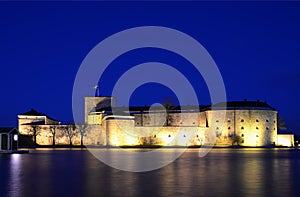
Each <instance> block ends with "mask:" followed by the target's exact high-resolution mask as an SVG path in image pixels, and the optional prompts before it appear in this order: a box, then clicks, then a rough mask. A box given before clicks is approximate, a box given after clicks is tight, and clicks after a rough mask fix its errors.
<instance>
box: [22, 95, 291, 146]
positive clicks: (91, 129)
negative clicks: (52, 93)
mask: <svg viewBox="0 0 300 197" xmlns="http://www.w3.org/2000/svg"><path fill="white" fill-rule="evenodd" d="M114 105H115V99H114V98H113V97H85V125H87V127H86V132H85V135H84V140H83V141H84V145H100V146H201V145H215V146H231V145H240V146H249V147H259V146H272V145H277V144H278V137H277V125H278V120H277V111H276V110H275V109H274V108H272V107H271V106H269V105H268V104H267V103H264V102H259V101H240V102H227V103H218V104H215V105H213V106H172V107H170V108H168V109H165V108H164V107H162V106H156V107H153V106H152V107H148V106H143V107H138V106H131V107H127V108H126V107H112V106H114ZM199 109H200V110H199ZM29 114H30V113H29ZM29 114H27V115H26V114H23V115H19V116H18V119H19V131H20V133H21V134H27V135H28V134H29V135H30V132H31V131H32V123H33V122H34V121H36V120H40V121H42V123H43V124H41V128H43V132H40V135H39V136H37V142H38V144H41V145H46V144H47V145H49V144H52V143H53V135H51V132H50V130H51V129H50V127H51V125H53V124H58V125H60V123H59V122H57V121H56V122H49V120H48V119H47V116H45V117H40V116H33V115H29ZM29 116H30V117H29ZM31 116H32V117H31ZM43 118H44V119H43ZM52 121H53V120H52ZM61 127H64V125H62V126H61ZM74 131H75V130H74ZM63 132H64V130H63V129H61V128H59V127H58V133H60V134H57V135H56V136H55V137H56V138H55V142H56V144H69V141H70V139H69V138H68V137H66V135H64V134H63ZM31 134H32V133H31ZM289 140H291V138H289ZM72 142H73V143H72V144H79V143H80V136H79V134H78V132H77V133H76V132H75V133H74V138H72Z"/></svg>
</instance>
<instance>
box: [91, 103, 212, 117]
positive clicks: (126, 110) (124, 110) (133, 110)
mask: <svg viewBox="0 0 300 197" xmlns="http://www.w3.org/2000/svg"><path fill="white" fill-rule="evenodd" d="M208 107H210V106H208V105H202V106H196V105H186V106H170V107H169V109H170V112H171V113H172V112H177V111H185V110H186V111H189V112H191V111H195V110H197V111H199V108H200V111H204V110H206V109H207V108H208ZM150 108H151V110H162V107H161V106H146V105H145V106H130V107H115V108H113V109H114V112H115V114H117V115H129V114H138V113H144V112H147V111H149V110H150ZM94 111H95V109H94V110H92V111H91V112H94ZM101 111H105V112H106V113H108V114H109V113H112V108H111V107H104V108H100V109H97V112H101Z"/></svg>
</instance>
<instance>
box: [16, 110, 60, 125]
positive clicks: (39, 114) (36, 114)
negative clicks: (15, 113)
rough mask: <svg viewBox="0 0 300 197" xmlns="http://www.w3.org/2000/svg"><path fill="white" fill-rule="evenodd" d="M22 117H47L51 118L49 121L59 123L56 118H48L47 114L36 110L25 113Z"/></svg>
mask: <svg viewBox="0 0 300 197" xmlns="http://www.w3.org/2000/svg"><path fill="white" fill-rule="evenodd" d="M20 115H25V116H46V117H47V118H49V119H51V120H53V121H57V122H59V121H58V120H55V119H54V118H50V117H49V116H47V115H46V114H44V113H40V112H38V111H36V110H35V109H30V111H28V112H25V113H23V114H20Z"/></svg>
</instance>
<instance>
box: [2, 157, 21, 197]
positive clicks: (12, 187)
mask: <svg viewBox="0 0 300 197" xmlns="http://www.w3.org/2000/svg"><path fill="white" fill-rule="evenodd" d="M1 171H2V170H1ZM9 172H10V176H9V178H8V187H9V189H8V195H9V196H16V197H18V196H21V192H22V189H21V186H22V182H21V155H19V154H13V155H10V162H9Z"/></svg>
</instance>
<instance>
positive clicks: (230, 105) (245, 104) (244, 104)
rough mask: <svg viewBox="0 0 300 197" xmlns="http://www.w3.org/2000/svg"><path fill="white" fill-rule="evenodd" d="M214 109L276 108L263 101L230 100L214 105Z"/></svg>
mask: <svg viewBox="0 0 300 197" xmlns="http://www.w3.org/2000/svg"><path fill="white" fill-rule="evenodd" d="M212 108H213V109H224V108H226V109H266V110H275V109H274V108H273V107H271V106H270V105H269V104H267V103H266V102H261V101H259V100H258V101H247V100H245V101H230V102H220V103H217V104H214V105H212Z"/></svg>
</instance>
